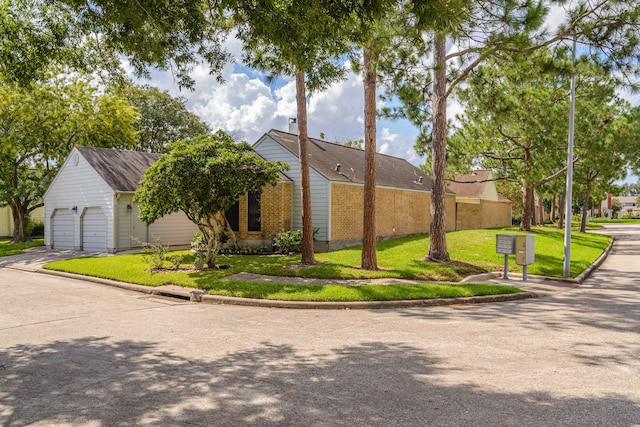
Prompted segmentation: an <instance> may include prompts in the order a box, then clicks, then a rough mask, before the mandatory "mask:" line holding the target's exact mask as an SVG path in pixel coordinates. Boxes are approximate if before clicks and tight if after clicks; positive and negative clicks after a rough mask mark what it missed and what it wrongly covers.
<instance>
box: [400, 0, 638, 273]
mask: <svg viewBox="0 0 640 427" xmlns="http://www.w3.org/2000/svg"><path fill="white" fill-rule="evenodd" d="M555 3H568V2H565V1H559V2H555ZM409 8H410V11H411V14H408V15H407V16H408V17H409V19H408V20H407V22H408V25H407V31H408V32H411V31H413V30H417V31H419V32H421V33H422V34H423V35H424V37H423V39H424V41H425V43H421V42H420V39H419V38H415V37H414V40H416V42H415V43H411V44H409V45H405V46H401V47H400V48H399V49H397V55H396V57H395V60H394V61H389V65H390V66H388V67H387V70H390V71H392V72H393V75H394V79H393V80H392V84H391V87H392V90H393V92H394V93H395V94H396V95H397V96H398V98H399V100H400V102H401V105H400V107H399V108H398V109H396V110H395V111H393V112H392V115H395V116H402V117H407V118H409V119H410V120H412V121H413V122H414V123H415V124H416V125H417V126H418V127H419V128H420V130H421V135H420V137H419V142H422V143H427V144H428V145H429V146H430V148H431V149H430V150H428V151H429V152H430V156H431V162H432V173H433V179H434V188H433V192H432V197H431V217H432V223H431V233H430V237H429V253H428V255H427V259H430V260H433V261H446V260H448V259H449V254H448V251H447V249H446V234H445V227H444V225H445V221H444V217H445V211H444V200H445V199H444V196H445V193H444V188H445V187H444V183H445V170H446V155H447V145H446V142H447V129H446V126H447V125H446V100H447V98H449V97H450V96H451V95H452V93H453V92H454V90H455V89H456V87H457V86H458V85H460V83H462V82H463V81H465V80H466V78H467V77H468V76H469V75H470V73H472V72H473V70H474V69H475V68H476V67H477V66H478V65H480V64H482V63H483V62H484V61H485V60H486V59H488V58H490V57H500V56H501V55H502V54H503V53H505V52H514V51H521V52H532V51H534V50H536V49H540V48H543V47H546V46H550V45H553V44H557V43H559V42H561V41H562V40H565V39H567V38H576V39H579V40H580V41H581V42H582V43H584V45H585V46H586V47H587V48H592V49H593V55H594V56H595V57H596V58H598V59H600V60H601V61H602V62H603V63H607V64H609V66H610V67H611V69H616V70H618V71H619V72H620V73H622V74H623V75H626V76H632V75H634V74H635V71H636V70H637V64H636V63H635V62H634V61H635V59H634V58H635V57H636V56H637V54H638V52H637V50H638V42H639V38H638V36H637V34H638V20H639V16H640V10H639V9H638V8H637V7H636V5H635V3H633V2H626V1H624V0H602V1H600V2H590V1H584V2H577V3H574V4H572V9H571V10H570V11H569V12H568V16H569V20H568V23H567V24H566V25H563V26H561V27H560V28H559V30H558V33H557V34H556V35H554V36H550V35H549V34H547V33H546V30H545V29H544V26H543V23H544V18H545V15H546V13H547V12H548V8H547V5H546V3H545V2H544V1H540V2H533V1H531V0H513V1H507V2H495V1H493V0H479V1H473V2H470V1H466V0H454V1H451V0H442V1H430V2H424V1H421V0H415V1H412V2H409ZM447 40H450V41H452V42H454V43H455V45H456V49H454V50H451V51H450V52H449V53H447V50H446V43H447ZM403 47H404V48H403ZM428 53H433V60H432V61H428V60H427V59H426V58H427V54H428Z"/></svg>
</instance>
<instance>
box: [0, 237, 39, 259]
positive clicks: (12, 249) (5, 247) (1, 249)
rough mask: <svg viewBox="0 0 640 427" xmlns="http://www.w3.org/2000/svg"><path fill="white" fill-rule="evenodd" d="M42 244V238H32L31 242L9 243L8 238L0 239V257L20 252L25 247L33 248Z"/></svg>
mask: <svg viewBox="0 0 640 427" xmlns="http://www.w3.org/2000/svg"><path fill="white" fill-rule="evenodd" d="M42 245H44V239H42V238H40V239H33V241H32V242H26V243H11V244H9V240H6V239H5V240H0V257H1V256H9V255H18V254H21V253H22V252H23V251H24V250H25V249H27V248H33V247H34V246H42Z"/></svg>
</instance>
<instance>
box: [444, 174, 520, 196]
mask: <svg viewBox="0 0 640 427" xmlns="http://www.w3.org/2000/svg"><path fill="white" fill-rule="evenodd" d="M447 184H448V185H449V188H450V189H451V190H452V191H454V192H455V193H456V197H457V198H459V199H484V200H493V201H509V199H507V198H506V197H504V196H502V195H501V194H499V193H498V191H497V190H496V185H495V182H494V181H493V177H492V175H491V171H490V170H486V169H481V170H476V171H472V172H471V173H468V174H464V175H462V174H456V175H455V176H454V177H453V180H450V181H447Z"/></svg>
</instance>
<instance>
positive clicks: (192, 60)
mask: <svg viewBox="0 0 640 427" xmlns="http://www.w3.org/2000/svg"><path fill="white" fill-rule="evenodd" d="M55 3H58V4H64V5H65V6H66V7H67V8H68V10H70V11H71V12H72V14H73V15H74V16H76V17H77V30H78V31H79V32H82V33H83V34H85V35H86V36H88V37H91V38H92V39H94V40H95V41H96V44H97V45H98V46H99V49H100V51H101V52H102V53H103V56H106V57H119V56H120V55H124V57H125V58H126V59H127V60H128V61H129V63H130V64H131V66H132V67H133V69H134V71H135V73H136V74H137V75H139V76H144V77H149V76H150V75H149V71H148V70H149V67H151V68H154V69H160V70H170V71H171V72H172V73H173V74H174V75H175V77H176V78H177V80H178V82H179V83H180V85H181V86H184V87H193V85H194V83H195V82H194V80H193V78H192V77H191V76H190V75H189V73H190V72H191V71H192V70H193V66H194V65H195V64H198V63H206V64H207V66H208V67H209V71H210V73H211V74H213V75H216V76H217V77H218V79H219V80H222V77H221V71H222V67H223V66H224V65H225V64H226V63H227V61H228V60H229V59H230V55H229V54H228V52H226V50H225V49H224V47H223V46H222V43H223V41H224V39H225V38H226V36H227V29H228V27H227V25H226V22H225V21H226V17H225V15H224V7H225V2H223V1H220V2H206V1H202V0H181V1H172V0H125V1H122V0H92V1H90V2H88V1H85V0H60V1H58V2H55Z"/></svg>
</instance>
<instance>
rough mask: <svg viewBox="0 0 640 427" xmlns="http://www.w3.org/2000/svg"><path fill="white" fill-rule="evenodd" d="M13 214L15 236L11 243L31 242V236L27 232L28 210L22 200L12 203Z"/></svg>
mask: <svg viewBox="0 0 640 427" xmlns="http://www.w3.org/2000/svg"><path fill="white" fill-rule="evenodd" d="M11 215H12V217H13V237H12V239H11V243H18V242H30V241H31V236H30V235H29V233H27V210H26V209H25V207H24V206H23V204H22V202H21V201H20V200H15V199H14V200H13V201H12V203H11Z"/></svg>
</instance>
